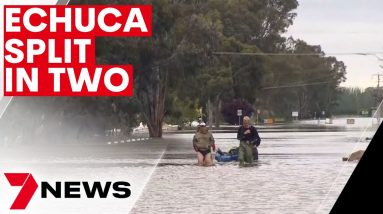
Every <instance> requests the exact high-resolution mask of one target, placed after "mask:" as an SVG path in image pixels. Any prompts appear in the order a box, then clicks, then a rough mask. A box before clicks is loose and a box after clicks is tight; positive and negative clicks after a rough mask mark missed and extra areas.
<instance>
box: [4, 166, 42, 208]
mask: <svg viewBox="0 0 383 214" xmlns="http://www.w3.org/2000/svg"><path fill="white" fill-rule="evenodd" d="M4 175H5V177H6V178H7V180H8V182H9V183H10V184H11V186H21V190H20V193H19V194H18V195H17V197H16V199H15V201H14V202H13V204H12V206H11V210H24V209H25V208H26V207H27V206H28V204H29V201H30V200H31V199H32V196H33V194H34V193H35V192H36V189H37V187H38V185H37V183H36V181H35V179H34V178H33V176H32V174H31V173H4Z"/></svg>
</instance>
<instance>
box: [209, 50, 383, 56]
mask: <svg viewBox="0 0 383 214" xmlns="http://www.w3.org/2000/svg"><path fill="white" fill-rule="evenodd" d="M213 54H214V55H240V56H241V55H242V56H326V55H363V56H364V55H377V54H383V52H360V53H359V52H349V53H346V52H344V53H263V52H256V53H254V52H227V51H217V52H213Z"/></svg>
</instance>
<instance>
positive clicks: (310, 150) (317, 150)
mask: <svg viewBox="0 0 383 214" xmlns="http://www.w3.org/2000/svg"><path fill="white" fill-rule="evenodd" d="M362 134H363V133H362V131H357V130H351V131H342V132H265V133H262V132H260V136H261V138H262V143H261V146H260V147H259V153H260V156H259V158H260V160H259V162H258V164H257V165H256V166H253V167H246V168H239V167H238V165H237V163H225V164H218V163H217V164H216V165H215V166H213V167H198V166H196V165H195V163H196V160H195V154H194V153H193V149H192V146H191V139H192V134H172V135H166V136H165V139H164V140H162V141H160V142H147V141H142V142H129V143H124V144H115V143H113V144H107V143H105V145H97V146H94V145H82V146H76V145H71V146H69V145H68V146H57V145H56V146H51V147H43V148H42V147H39V148H38V147H30V148H6V149H4V148H0V169H1V171H2V172H1V173H3V172H31V173H32V174H33V176H34V177H35V179H36V180H37V181H38V182H39V181H48V182H50V183H54V182H56V181H88V182H92V181H101V182H106V181H112V182H113V181H128V182H129V183H130V184H131V187H130V190H131V193H132V194H131V197H129V198H127V199H116V198H113V197H109V198H107V199H100V198H97V197H96V198H94V199H88V198H86V197H84V195H85V193H84V191H83V190H82V189H81V194H82V198H81V199H76V200H75V199H65V198H61V199H56V198H53V197H48V199H45V200H44V199H42V198H41V197H40V196H39V194H40V193H39V192H40V190H38V191H37V192H38V193H37V196H35V197H34V198H33V199H32V200H31V202H30V204H29V205H28V213H39V214H41V213H58V211H59V213H110V214H111V213H140V214H142V213H188V214H190V213H198V214H200V213H294V214H295V213H328V212H329V211H330V209H331V207H332V206H333V204H334V203H335V201H336V199H337V197H338V195H339V194H340V192H341V190H342V188H343V187H344V186H345V184H346V182H347V180H348V178H349V177H350V175H351V173H352V171H353V170H354V168H355V166H356V164H357V162H342V157H343V156H346V155H348V154H349V153H351V152H352V151H355V150H357V149H365V148H366V147H367V145H368V143H369V140H368V139H367V140H366V138H367V137H368V138H370V137H372V136H373V134H374V132H371V131H369V132H366V133H364V134H363V135H362ZM214 137H215V139H216V144H217V146H218V147H219V148H221V149H222V150H223V151H227V150H228V149H230V148H231V147H233V146H237V145H238V141H237V140H236V139H235V137H236V134H235V133H214ZM0 183H2V184H7V183H8V182H7V181H6V180H5V178H4V176H0ZM1 190H2V191H0V197H1V198H3V199H4V200H3V199H2V200H1V201H0V213H7V211H9V207H10V205H11V204H12V201H13V199H14V197H16V195H17V193H18V191H19V189H17V188H15V187H10V186H9V187H8V186H7V185H2V186H1ZM1 192H3V193H1ZM4 192H6V193H7V196H6V197H5V195H3V194H4ZM10 196H12V197H10ZM39 197H40V198H39ZM2 211H3V212H2Z"/></svg>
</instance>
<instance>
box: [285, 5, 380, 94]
mask: <svg viewBox="0 0 383 214" xmlns="http://www.w3.org/2000/svg"><path fill="white" fill-rule="evenodd" d="M298 1H299V6H298V9H297V11H296V12H297V14H298V15H297V17H296V19H295V21H294V24H293V26H291V27H290V28H289V31H288V33H287V35H291V36H293V37H294V38H299V39H303V40H305V41H307V42H308V43H309V44H312V45H321V46H322V49H323V50H324V51H325V52H326V53H346V52H380V53H383V0H298ZM378 56H379V57H381V58H383V54H379V55H378ZM336 57H337V58H338V59H339V60H342V61H343V62H344V63H345V64H346V66H347V76H346V77H347V81H346V82H345V83H343V84H342V85H343V86H358V87H363V88H365V87H369V86H376V85H377V78H376V77H373V76H372V75H373V74H377V73H379V72H380V73H381V74H383V69H382V68H380V67H379V65H380V64H381V65H383V62H379V61H378V59H377V58H376V57H375V56H371V55H370V56H357V55H347V56H343V55H342V56H339V55H337V56H336ZM382 79H383V78H382ZM382 83H383V81H382Z"/></svg>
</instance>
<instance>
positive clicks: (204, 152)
mask: <svg viewBox="0 0 383 214" xmlns="http://www.w3.org/2000/svg"><path fill="white" fill-rule="evenodd" d="M193 147H194V150H195V151H196V152H197V159H198V166H212V165H213V157H212V154H211V149H213V151H215V141H214V137H213V135H212V134H211V133H210V132H209V129H208V128H207V127H206V124H205V123H201V124H200V125H199V127H198V131H197V133H195V135H194V137H193Z"/></svg>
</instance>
